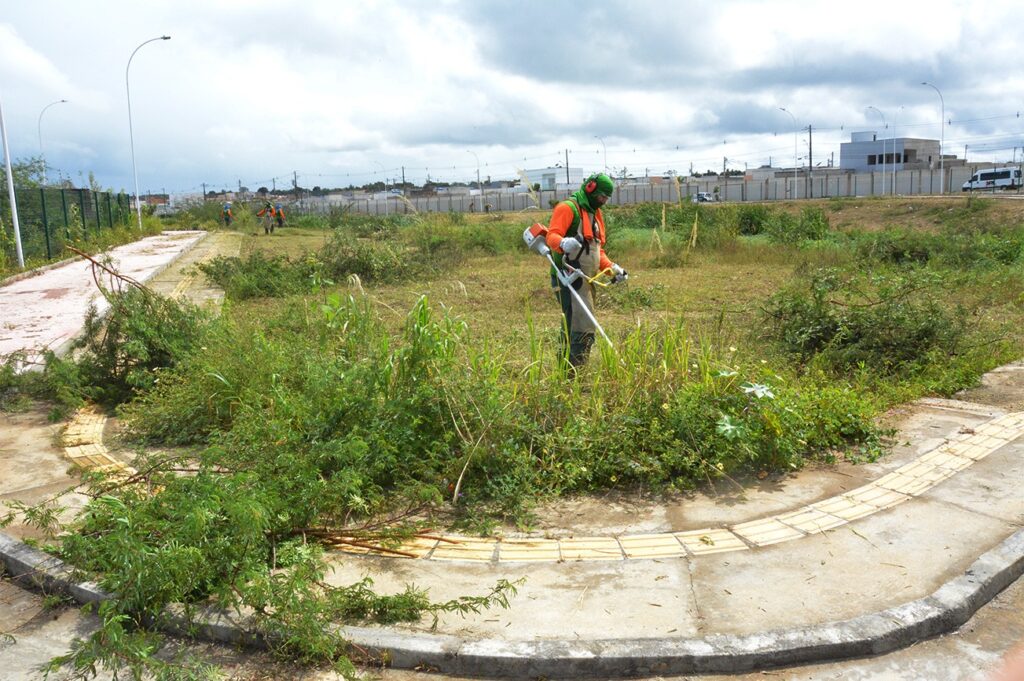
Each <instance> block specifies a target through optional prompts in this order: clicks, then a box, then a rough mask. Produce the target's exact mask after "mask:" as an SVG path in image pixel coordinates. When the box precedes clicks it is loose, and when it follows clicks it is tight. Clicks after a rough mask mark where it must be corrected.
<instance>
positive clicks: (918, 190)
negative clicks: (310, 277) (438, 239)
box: [294, 166, 974, 215]
mask: <svg viewBox="0 0 1024 681" xmlns="http://www.w3.org/2000/svg"><path fill="white" fill-rule="evenodd" d="M973 170H974V169H973V168H972V167H970V166H966V167H953V168H945V169H944V171H943V172H941V173H940V172H939V169H938V168H935V169H932V170H900V171H897V172H895V173H893V172H892V171H891V170H890V171H888V172H886V173H884V174H883V173H882V172H880V171H879V172H874V173H843V172H828V173H820V174H814V175H812V176H811V177H810V178H808V177H807V175H806V174H799V173H798V174H797V175H796V178H795V179H794V177H793V176H792V175H787V176H785V177H778V176H775V177H770V178H767V179H763V180H750V179H744V178H741V177H730V178H728V181H726V178H720V177H709V178H688V180H686V181H681V182H680V185H679V191H681V192H682V199H683V200H684V201H685V200H688V197H691V196H694V195H696V194H697V193H698V192H710V193H713V194H714V193H716V192H715V189H716V188H717V189H718V191H717V194H718V198H719V200H720V201H732V202H745V201H788V200H794V199H806V198H814V199H819V198H831V197H844V196H845V197H867V196H883V195H887V194H900V195H904V196H913V195H934V194H940V193H945V194H952V195H960V194H961V189H960V188H961V186H962V185H963V183H964V182H966V181H967V180H968V179H970V177H971V174H972V172H973ZM940 188H941V191H940ZM536 194H537V195H538V197H539V199H540V207H541V208H543V209H545V210H546V209H549V208H550V207H551V202H552V201H556V200H561V199H564V198H565V196H566V192H555V191H550V190H545V191H541V192H536ZM679 198H680V197H679V193H678V192H677V190H676V186H675V183H674V182H671V181H668V182H664V183H662V184H647V183H642V182H641V183H635V184H634V183H622V184H620V185H619V186H618V187H617V188H616V190H615V196H614V197H613V198H612V200H611V201H610V203H611V204H613V205H630V204H637V203H647V202H657V203H664V202H668V203H673V202H676V201H679ZM535 205H536V202H535V200H534V198H533V196H531V195H530V194H528V193H526V192H517V193H510V192H508V190H497V189H496V190H493V191H490V190H488V191H486V192H485V194H484V196H480V195H472V196H470V195H455V196H444V195H438V196H431V197H415V198H408V199H403V198H398V197H395V198H392V199H389V200H384V199H356V200H352V199H345V198H343V197H305V198H303V199H301V200H300V201H299V202H298V203H297V204H296V205H295V206H294V208H295V209H296V210H297V212H299V213H311V214H326V213H329V212H331V211H332V210H341V209H347V210H351V211H354V212H356V213H363V214H369V215H385V214H386V213H412V212H413V208H415V210H416V211H417V212H420V213H424V212H460V213H472V212H477V213H482V212H515V211H521V210H525V209H527V208H532V207H534V206H535Z"/></svg>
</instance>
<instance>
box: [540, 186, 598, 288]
mask: <svg viewBox="0 0 1024 681" xmlns="http://www.w3.org/2000/svg"><path fill="white" fill-rule="evenodd" d="M574 205H575V206H576V207H577V208H579V204H578V203H576V202H575V201H573V200H572V199H569V200H568V201H562V202H561V203H559V204H558V205H557V206H555V210H554V212H552V213H551V222H549V223H548V236H547V244H548V248H550V249H551V250H553V251H554V252H556V253H561V252H562V249H561V248H560V247H559V244H560V243H561V242H562V239H563V238H564V237H566V236H574V237H576V238H577V239H579V240H580V243H584V242H585V241H589V242H590V247H591V248H594V247H595V246H596V247H597V248H599V249H600V253H599V258H600V261H599V264H598V266H599V267H600V268H601V269H602V270H604V269H607V268H609V267H611V266H612V261H611V259H610V258H609V257H608V256H607V255H606V254H605V252H604V243H605V240H606V236H605V227H604V215H602V214H601V209H600V208H598V209H597V210H596V211H594V213H593V216H594V219H593V222H592V221H591V217H590V216H591V213H590V211H588V210H579V211H578V212H579V216H580V217H579V220H578V221H577V219H576V211H573V206H574ZM577 222H578V224H577V225H576V228H575V230H574V229H573V223H577ZM593 223H596V226H595V224H593Z"/></svg>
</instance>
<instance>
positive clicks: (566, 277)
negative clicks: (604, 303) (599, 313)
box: [546, 253, 615, 347]
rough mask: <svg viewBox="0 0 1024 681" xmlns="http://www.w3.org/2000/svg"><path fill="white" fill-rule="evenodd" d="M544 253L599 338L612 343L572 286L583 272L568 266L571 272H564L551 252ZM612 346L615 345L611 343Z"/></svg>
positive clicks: (609, 343)
mask: <svg viewBox="0 0 1024 681" xmlns="http://www.w3.org/2000/svg"><path fill="white" fill-rule="evenodd" d="M546 255H547V258H548V262H550V263H551V266H552V267H554V268H555V276H557V277H558V281H560V282H561V283H562V286H564V287H565V288H566V289H567V290H568V291H569V293H570V294H572V297H573V298H575V299H576V303H577V304H578V305H579V308H580V310H582V311H583V314H585V315H586V316H587V319H589V320H590V321H591V322H592V323H593V324H594V328H596V329H597V332H598V333H599V334H601V338H604V339H605V341H606V342H607V343H608V345H612V340H611V338H609V337H608V334H606V333H605V332H604V329H602V328H601V324H600V323H598V321H597V319H596V318H595V317H594V314H593V313H592V312H591V311H590V308H589V307H587V304H586V303H585V302H583V298H580V294H579V293H577V292H576V289H574V288H573V287H572V285H573V283H574V282H575V281H576V280H577V279H579V278H580V277H582V276H583V272H581V271H580V270H577V269H573V268H571V267H570V268H569V269H571V270H572V271H571V272H565V271H564V270H562V269H561V268H560V267H559V266H558V265H556V264H555V261H554V259H553V258H552V257H551V253H547V254H546ZM612 347H615V346H614V345H612Z"/></svg>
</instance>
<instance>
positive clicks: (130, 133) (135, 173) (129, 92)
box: [124, 35, 171, 230]
mask: <svg viewBox="0 0 1024 681" xmlns="http://www.w3.org/2000/svg"><path fill="white" fill-rule="evenodd" d="M170 39H171V36H169V35H162V36H160V37H159V38H150V39H149V40H147V41H145V42H143V43H141V44H140V45H139V46H138V47H136V48H135V49H134V50H133V51H132V55H131V56H130V57H128V65H127V66H125V67H124V90H125V93H126V94H127V95H128V141H129V143H130V144H131V150H132V176H133V177H134V178H135V214H136V215H137V216H138V219H139V229H140V230H141V229H142V204H141V203H140V201H139V171H138V170H137V169H136V167H135V133H134V132H133V131H132V90H131V86H130V85H129V84H128V69H130V68H131V67H132V59H134V58H135V53H136V52H138V51H139V50H141V49H142V46H143V45H148V44H149V43H152V42H155V41H157V40H170Z"/></svg>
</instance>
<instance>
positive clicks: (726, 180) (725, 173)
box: [719, 156, 729, 201]
mask: <svg viewBox="0 0 1024 681" xmlns="http://www.w3.org/2000/svg"><path fill="white" fill-rule="evenodd" d="M728 162H729V159H727V158H726V157H725V156H723V157H722V177H723V178H724V179H723V183H724V189H723V190H722V196H721V197H719V198H721V200H722V201H725V200H726V199H727V198H728V197H729V171H728V170H726V168H725V165H726V164H727V163H728Z"/></svg>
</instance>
